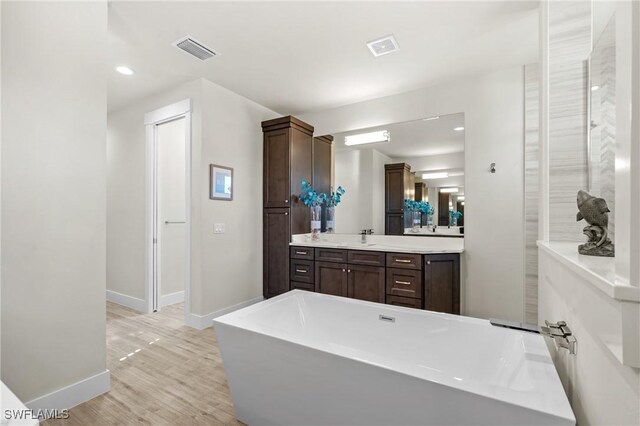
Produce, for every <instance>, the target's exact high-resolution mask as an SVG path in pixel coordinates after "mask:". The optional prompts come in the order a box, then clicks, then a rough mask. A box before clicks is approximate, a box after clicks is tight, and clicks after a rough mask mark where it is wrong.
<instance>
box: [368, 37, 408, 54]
mask: <svg viewBox="0 0 640 426" xmlns="http://www.w3.org/2000/svg"><path fill="white" fill-rule="evenodd" d="M367 47H368V48H369V50H370V51H371V53H373V56H382V55H386V54H388V53H391V52H395V51H396V50H398V49H400V46H399V45H398V42H397V41H396V38H395V37H394V36H393V34H390V35H388V36H385V37H382V38H379V39H376V40H371V41H369V42H367Z"/></svg>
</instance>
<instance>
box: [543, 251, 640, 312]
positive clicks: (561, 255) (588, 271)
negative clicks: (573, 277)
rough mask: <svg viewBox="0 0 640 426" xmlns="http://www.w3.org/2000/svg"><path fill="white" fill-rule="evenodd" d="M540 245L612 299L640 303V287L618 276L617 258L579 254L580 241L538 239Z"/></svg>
mask: <svg viewBox="0 0 640 426" xmlns="http://www.w3.org/2000/svg"><path fill="white" fill-rule="evenodd" d="M538 247H540V248H541V249H542V250H544V251H545V252H547V253H549V254H550V255H551V256H553V257H554V258H555V259H557V260H558V261H560V262H561V263H563V264H564V265H565V266H567V267H568V268H570V269H571V270H573V271H574V272H576V273H577V274H578V275H580V276H581V277H582V278H584V279H585V280H587V281H588V282H589V283H590V284H592V285H593V286H595V287H597V288H598V289H599V290H601V291H603V292H604V293H605V294H606V295H608V296H609V297H611V298H612V299H616V300H622V301H627V302H636V303H640V287H637V286H632V285H629V284H625V283H621V282H620V281H619V280H618V279H617V278H616V267H615V258H613V257H596V256H585V255H582V254H579V253H578V243H574V242H548V241H538Z"/></svg>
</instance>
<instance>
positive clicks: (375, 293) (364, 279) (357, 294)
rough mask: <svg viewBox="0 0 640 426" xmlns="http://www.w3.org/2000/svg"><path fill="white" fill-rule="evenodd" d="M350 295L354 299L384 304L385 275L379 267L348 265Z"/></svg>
mask: <svg viewBox="0 0 640 426" xmlns="http://www.w3.org/2000/svg"><path fill="white" fill-rule="evenodd" d="M347 274H348V276H349V290H348V295H349V297H352V298H354V299H359V300H368V301H369V302H378V303H384V294H385V285H384V282H385V273H384V268H383V267H379V266H362V265H348V267H347Z"/></svg>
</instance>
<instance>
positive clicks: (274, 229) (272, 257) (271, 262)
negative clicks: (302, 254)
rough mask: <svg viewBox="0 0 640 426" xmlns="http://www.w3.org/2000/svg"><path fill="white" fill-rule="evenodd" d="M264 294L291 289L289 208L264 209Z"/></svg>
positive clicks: (271, 294)
mask: <svg viewBox="0 0 640 426" xmlns="http://www.w3.org/2000/svg"><path fill="white" fill-rule="evenodd" d="M262 226H263V257H262V258H263V265H262V274H263V277H262V278H263V294H264V297H272V296H277V295H278V294H282V293H285V292H287V291H289V240H290V228H289V209H264V213H263V225H262Z"/></svg>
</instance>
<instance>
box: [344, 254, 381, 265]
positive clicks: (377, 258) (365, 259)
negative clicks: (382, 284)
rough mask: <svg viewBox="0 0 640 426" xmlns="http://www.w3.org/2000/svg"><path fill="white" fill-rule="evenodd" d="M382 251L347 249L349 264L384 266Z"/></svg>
mask: <svg viewBox="0 0 640 426" xmlns="http://www.w3.org/2000/svg"><path fill="white" fill-rule="evenodd" d="M384 257H385V256H384V253H383V252H379V251H364V250H349V264H351V265H370V266H384Z"/></svg>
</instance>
